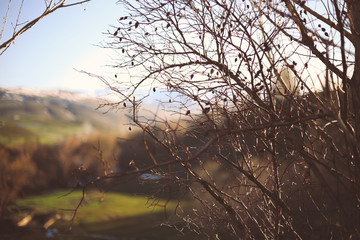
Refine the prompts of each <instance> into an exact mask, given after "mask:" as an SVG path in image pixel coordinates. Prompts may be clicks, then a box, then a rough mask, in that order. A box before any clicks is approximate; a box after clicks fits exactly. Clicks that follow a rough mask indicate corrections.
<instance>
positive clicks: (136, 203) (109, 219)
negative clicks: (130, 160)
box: [13, 190, 190, 240]
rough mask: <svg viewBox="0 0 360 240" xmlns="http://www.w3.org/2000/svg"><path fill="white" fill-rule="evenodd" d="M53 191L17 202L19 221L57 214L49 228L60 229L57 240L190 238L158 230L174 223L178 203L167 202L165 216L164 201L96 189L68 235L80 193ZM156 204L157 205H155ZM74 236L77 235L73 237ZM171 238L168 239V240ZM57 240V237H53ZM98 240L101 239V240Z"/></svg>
mask: <svg viewBox="0 0 360 240" xmlns="http://www.w3.org/2000/svg"><path fill="white" fill-rule="evenodd" d="M68 193H69V192H68V191H64V190H62V191H56V192H53V193H49V194H44V195H39V196H33V197H27V198H23V199H19V200H17V201H16V204H15V205H14V206H13V209H14V212H16V211H15V209H17V210H22V211H19V212H18V213H17V214H14V216H13V217H14V218H16V220H20V219H21V218H23V217H25V216H26V215H28V214H34V213H36V214H41V213H42V214H44V213H49V212H54V211H56V212H57V213H60V214H61V215H62V219H61V220H58V221H57V222H56V223H55V224H54V225H52V226H51V227H52V228H53V227H55V228H57V229H59V231H60V234H59V236H58V237H59V238H58V239H91V237H89V236H91V235H92V234H95V235H97V236H108V237H109V236H113V237H118V236H127V237H133V238H134V239H137V238H146V239H159V240H161V239H189V238H187V237H190V235H186V236H182V235H180V234H179V233H178V232H176V231H175V230H174V229H172V228H169V227H161V226H160V224H161V223H162V222H165V221H168V220H170V219H171V221H174V219H175V218H174V210H175V207H176V206H177V204H178V202H177V201H169V202H168V204H167V207H166V211H167V214H165V209H164V207H161V206H159V205H164V203H165V202H166V200H156V201H154V200H149V199H148V198H146V197H143V196H135V195H134V196H132V195H127V194H121V193H106V194H102V193H100V192H98V191H96V190H94V191H88V192H87V193H86V195H85V200H84V203H83V204H82V205H81V207H80V208H79V210H78V212H77V214H76V217H75V221H74V224H73V228H72V230H71V231H70V232H69V231H68V230H69V227H70V225H71V224H70V219H71V218H72V216H73V211H72V210H73V209H75V207H76V206H77V204H78V203H79V201H80V199H81V196H82V192H81V191H74V192H72V193H71V194H68ZM154 203H157V205H158V206H156V205H154ZM74 236H76V237H75V238H74ZM169 236H171V237H169ZM55 239H56V238H55ZM100 239H101V238H100Z"/></svg>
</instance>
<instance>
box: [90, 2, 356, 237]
mask: <svg viewBox="0 0 360 240" xmlns="http://www.w3.org/2000/svg"><path fill="white" fill-rule="evenodd" d="M119 3H120V4H122V5H123V6H124V7H126V8H127V9H128V11H129V15H128V16H122V17H120V19H119V22H118V23H117V25H116V26H114V30H113V31H109V38H110V39H111V40H110V42H109V44H108V45H107V46H104V47H109V48H112V49H115V50H118V51H119V61H118V62H117V63H116V64H114V67H116V68H118V69H119V70H118V71H119V74H118V75H119V76H120V73H124V72H126V71H127V72H130V73H131V81H128V82H124V81H122V82H121V81H118V82H116V78H117V77H118V75H115V76H114V79H105V78H103V77H99V78H100V79H101V80H102V81H103V82H104V83H105V84H107V85H108V86H109V88H110V89H111V90H113V91H114V92H115V93H116V94H117V95H118V96H119V97H120V98H121V100H120V101H119V102H116V103H108V104H107V105H106V104H105V105H106V106H108V107H110V108H115V109H117V108H125V109H130V110H131V114H130V115H131V118H132V120H133V123H134V125H135V126H137V129H140V130H141V131H143V133H144V137H143V147H144V149H145V150H146V152H147V154H148V158H147V159H145V160H143V161H141V160H140V161H141V163H139V162H133V165H136V166H140V165H141V167H137V168H136V169H130V170H129V171H126V172H118V173H114V174H107V175H104V176H102V177H99V178H98V179H97V181H101V180H104V179H108V178H121V177H124V176H127V175H130V174H138V175H140V174H143V173H147V172H149V171H153V172H155V173H156V174H157V175H159V176H162V177H163V178H164V179H167V180H168V183H167V185H165V186H164V185H162V186H164V188H166V187H169V186H171V184H180V185H181V186H183V187H184V188H185V189H187V191H188V193H190V194H191V196H192V197H193V199H194V200H196V202H197V203H196V204H194V206H193V207H192V208H193V211H192V212H191V213H188V212H187V213H183V214H180V213H179V215H180V216H181V217H182V218H183V220H184V223H185V224H186V225H187V226H188V227H189V228H190V229H192V230H193V231H195V232H199V233H204V234H206V235H208V236H209V238H212V239H351V238H353V239H355V238H360V232H359V226H360V219H359V216H360V214H359V190H360V188H359V180H360V179H359V176H360V168H359V167H360V165H359V164H360V158H359V153H360V147H359V146H360V144H359V143H360V108H359V103H360V95H359V94H360V66H359V64H360V59H359V58H360V45H359V44H360V35H359V32H358V31H359V30H358V29H360V18H359V14H358V12H360V3H359V2H358V1H351V0H323V1H296V0H281V1H280V0H274V1H254V0H242V1H240V0H229V1H217V0H195V1H188V0H177V1H173V0H169V1H163V0H144V1H126V0H121V1H119ZM156 91H165V92H167V94H168V95H167V96H168V99H169V100H168V99H165V97H162V98H161V99H160V101H161V102H162V103H161V104H162V105H163V106H166V108H167V112H168V113H171V114H172V117H166V116H162V115H159V114H155V115H154V118H153V119H151V118H149V117H148V115H147V116H142V115H141V112H140V111H139V109H140V108H141V105H142V103H143V102H144V101H145V99H146V97H148V96H151V95H152V94H153V92H156ZM133 128H134V127H133ZM148 137H150V138H152V139H153V142H154V143H155V145H154V146H155V147H156V149H158V151H163V152H165V153H166V154H167V155H166V157H158V156H156V155H154V153H153V151H151V150H150V149H149V147H148V145H149V144H148ZM137 161H139V160H137ZM174 169H176V171H174ZM179 169H181V171H180V172H181V173H179V172H178V171H179ZM140 176H141V175H140Z"/></svg>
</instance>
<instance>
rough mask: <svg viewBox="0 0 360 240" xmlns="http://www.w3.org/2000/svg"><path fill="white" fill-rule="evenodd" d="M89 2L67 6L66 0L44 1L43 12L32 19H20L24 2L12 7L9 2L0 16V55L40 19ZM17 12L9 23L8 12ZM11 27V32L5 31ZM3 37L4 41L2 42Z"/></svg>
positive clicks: (79, 2)
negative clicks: (0, 19)
mask: <svg viewBox="0 0 360 240" xmlns="http://www.w3.org/2000/svg"><path fill="white" fill-rule="evenodd" d="M90 1H91V0H84V1H73V2H71V3H69V4H66V0H58V1H54V0H45V1H44V12H43V13H42V14H41V15H40V16H38V17H37V18H34V19H30V20H29V19H22V18H21V12H22V11H23V4H24V0H21V4H20V5H19V6H15V7H13V5H12V4H14V3H12V0H9V2H8V7H7V10H6V11H5V12H4V16H2V19H3V22H2V26H1V32H0V55H2V54H3V53H4V52H5V51H6V50H7V49H8V48H9V47H10V45H11V44H12V43H14V42H15V39H16V38H17V37H19V36H20V35H21V34H23V33H24V32H26V31H27V30H29V29H30V28H32V27H33V26H34V25H35V24H36V23H38V22H39V21H40V20H41V19H43V18H44V17H46V16H48V15H49V14H51V13H53V12H55V11H56V10H59V9H61V8H66V7H72V6H75V5H79V4H83V3H87V2H90ZM11 10H12V11H15V12H17V18H16V21H15V22H9V21H8V20H9V13H10V11H11ZM9 24H10V25H11V28H12V29H11V30H10V31H9V30H7V29H8V28H9V27H8V26H9ZM3 37H5V40H3Z"/></svg>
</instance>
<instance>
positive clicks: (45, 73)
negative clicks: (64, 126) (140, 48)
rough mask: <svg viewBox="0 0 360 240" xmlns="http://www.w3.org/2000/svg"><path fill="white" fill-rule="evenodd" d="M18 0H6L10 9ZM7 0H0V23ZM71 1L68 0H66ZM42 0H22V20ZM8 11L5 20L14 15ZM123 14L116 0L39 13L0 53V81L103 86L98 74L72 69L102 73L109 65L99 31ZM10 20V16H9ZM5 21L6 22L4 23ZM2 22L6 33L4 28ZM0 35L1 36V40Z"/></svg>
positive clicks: (4, 84)
mask: <svg viewBox="0 0 360 240" xmlns="http://www.w3.org/2000/svg"><path fill="white" fill-rule="evenodd" d="M20 2H21V0H13V1H12V4H13V5H12V6H13V8H12V10H17V9H18V8H17V7H16V4H20ZM7 3H8V1H5V0H0V17H1V23H2V20H3V17H4V16H5V11H6V9H7ZM69 3H71V1H69ZM43 10H44V0H25V2H24V6H23V12H22V18H21V20H22V21H25V20H30V19H32V18H33V17H36V16H38V15H40V13H41V11H43ZM16 14H17V13H16V12H10V17H9V19H8V23H10V22H15V21H16ZM123 15H124V11H123V8H122V7H121V6H120V5H117V4H116V0H92V1H91V2H89V3H88V4H86V5H83V6H75V7H70V8H64V9H60V10H58V11H56V12H54V13H52V14H50V15H49V16H47V17H45V18H44V19H42V20H41V21H40V22H39V23H37V24H36V25H35V26H34V27H33V28H32V29H30V30H28V31H27V32H25V33H24V34H23V35H21V36H20V37H19V38H17V39H16V41H15V45H11V46H10V48H9V49H8V50H7V51H6V52H5V53H3V55H1V56H0V87H26V88H35V89H57V88H61V89H69V90H81V91H90V92H94V91H96V90H98V89H104V86H103V85H102V84H101V83H100V81H99V80H97V79H95V78H90V77H89V76H87V75H85V74H81V73H78V72H77V71H76V70H74V68H75V69H78V70H85V71H89V72H92V73H95V74H100V75H106V74H112V73H111V72H112V71H114V70H112V69H110V68H106V67H105V65H107V64H111V57H110V56H111V55H112V52H111V51H110V50H105V49H103V48H100V47H98V46H95V45H98V44H99V43H101V42H104V41H106V40H107V37H106V36H105V35H104V34H103V33H104V32H106V31H107V30H111V31H112V29H111V28H110V26H109V25H116V22H117V19H118V18H119V17H121V16H123ZM9 21H10V22H9ZM8 26H9V27H11V25H9V24H8ZM10 32H11V29H10V28H8V29H7V31H6V33H8V34H9V33H10ZM7 39H8V38H7V37H6V36H4V37H3V39H2V42H3V41H5V40H7Z"/></svg>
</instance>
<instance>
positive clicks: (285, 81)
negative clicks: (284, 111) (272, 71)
mask: <svg viewBox="0 0 360 240" xmlns="http://www.w3.org/2000/svg"><path fill="white" fill-rule="evenodd" d="M275 80H276V81H275V82H276V89H275V96H276V97H277V96H284V95H298V94H299V88H298V82H297V81H296V77H295V75H294V73H293V71H292V70H291V69H290V68H288V67H283V68H282V69H281V70H280V71H278V76H276V79H275Z"/></svg>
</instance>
